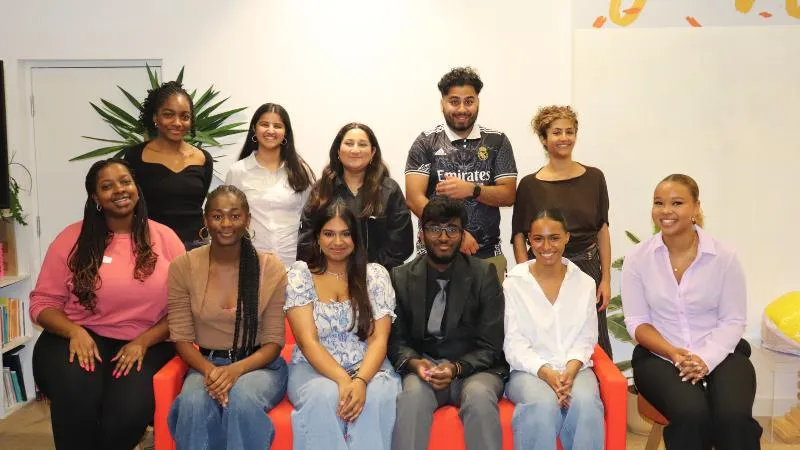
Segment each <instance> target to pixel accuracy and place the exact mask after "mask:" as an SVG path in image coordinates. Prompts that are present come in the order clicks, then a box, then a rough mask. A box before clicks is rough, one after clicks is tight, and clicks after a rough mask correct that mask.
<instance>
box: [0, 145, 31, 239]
mask: <svg viewBox="0 0 800 450" xmlns="http://www.w3.org/2000/svg"><path fill="white" fill-rule="evenodd" d="M12 166H18V167H22V169H23V170H24V171H25V173H27V174H28V184H29V185H30V184H31V183H32V182H33V177H32V176H31V172H30V170H28V168H27V167H25V166H24V165H22V164H20V163H18V162H14V156H13V155H12V156H11V162H9V163H8V167H9V169H10V168H11V167H12ZM10 172H11V171H10V170H9V175H8V191H9V205H8V208H7V209H4V210H3V211H2V212H1V213H0V217H2V219H3V220H11V221H13V222H17V223H18V224H20V225H23V226H24V225H28V221H27V217H28V215H27V214H25V212H24V211H23V209H22V204H20V202H19V193H20V192H22V191H24V190H25V191H27V190H28V189H30V188H27V189H26V188H23V187H22V186H21V185H20V184H19V182H18V181H17V179H16V178H14V176H12V175H11V173H10Z"/></svg>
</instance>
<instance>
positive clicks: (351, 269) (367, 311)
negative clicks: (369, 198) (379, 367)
mask: <svg viewBox="0 0 800 450" xmlns="http://www.w3.org/2000/svg"><path fill="white" fill-rule="evenodd" d="M334 217H338V218H340V219H342V220H343V221H344V223H346V224H347V227H348V228H350V236H351V237H352V239H353V253H351V254H350V257H349V258H348V259H347V289H348V291H349V294H350V308H351V310H352V312H353V318H354V320H353V322H352V323H351V325H350V330H351V331H352V330H353V329H355V330H356V334H357V335H358V338H359V339H360V340H362V341H364V340H366V339H367V337H368V336H369V335H371V334H372V331H373V330H372V304H371V303H370V301H369V294H368V293H367V254H366V251H365V250H364V243H363V242H361V233H360V232H359V228H358V227H359V221H358V220H357V219H356V215H355V213H354V212H353V211H351V210H350V208H348V207H347V206H346V205H345V204H344V202H343V201H342V200H340V199H339V200H335V201H334V202H333V203H332V204H330V205H329V206H328V207H326V208H324V209H322V210H320V211H318V212H317V213H316V215H315V217H314V246H313V250H312V255H311V258H310V259H309V262H308V267H309V270H310V271H311V273H314V274H321V273H325V271H326V270H327V269H328V260H327V258H326V257H325V254H324V253H322V250H321V249H320V247H319V235H320V233H322V228H323V227H324V226H325V224H326V223H328V222H329V221H330V220H331V219H333V218H334Z"/></svg>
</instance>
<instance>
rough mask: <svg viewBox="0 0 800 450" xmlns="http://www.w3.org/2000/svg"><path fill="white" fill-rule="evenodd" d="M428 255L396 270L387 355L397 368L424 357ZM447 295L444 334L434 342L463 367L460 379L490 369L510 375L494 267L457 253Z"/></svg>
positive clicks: (502, 300)
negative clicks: (394, 300) (395, 302)
mask: <svg viewBox="0 0 800 450" xmlns="http://www.w3.org/2000/svg"><path fill="white" fill-rule="evenodd" d="M427 264H428V262H427V256H425V255H422V256H418V257H417V258H415V259H414V260H413V261H411V262H409V263H407V264H404V265H402V266H400V267H395V268H394V269H393V270H392V273H391V276H392V285H393V286H394V291H395V296H396V298H397V305H396V307H395V313H396V314H397V318H396V319H395V321H394V324H392V334H391V336H390V337H389V349H388V355H389V359H390V360H391V361H392V364H394V367H395V369H396V370H397V371H398V372H400V373H401V374H402V373H406V372H407V371H408V366H407V362H408V360H409V359H412V358H421V357H422V352H423V351H422V348H423V340H424V338H425V329H426V327H427V323H428V317H426V314H425V294H426V293H425V289H426V286H427V277H428V274H427V273H428V271H427ZM453 264H454V265H453V274H452V277H451V278H450V284H449V286H448V293H447V315H446V317H445V325H444V338H443V339H442V340H441V341H440V342H438V343H436V345H437V349H438V356H439V357H440V358H447V359H448V360H450V361H453V362H455V361H458V362H459V363H460V364H461V365H462V373H461V377H462V378H463V377H468V376H470V375H472V374H473V373H475V372H483V371H489V372H492V373H495V374H497V375H499V376H500V377H501V378H506V377H507V376H508V363H506V360H505V356H504V355H503V334H504V333H503V309H504V307H505V298H504V297H503V289H502V287H501V286H500V282H499V281H498V280H497V271H496V270H495V268H494V265H492V264H490V263H488V262H486V261H484V260H482V259H479V258H475V257H472V256H467V255H464V254H461V253H459V254H458V256H456V258H455V260H454V261H453Z"/></svg>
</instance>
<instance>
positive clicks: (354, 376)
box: [353, 375, 369, 386]
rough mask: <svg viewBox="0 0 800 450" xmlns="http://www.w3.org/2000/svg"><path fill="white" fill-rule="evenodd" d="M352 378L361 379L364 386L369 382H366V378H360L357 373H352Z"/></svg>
mask: <svg viewBox="0 0 800 450" xmlns="http://www.w3.org/2000/svg"><path fill="white" fill-rule="evenodd" d="M353 379H354V380H361V381H363V382H364V386H367V385H368V384H369V382H368V381H367V380H365V379H364V378H361V377H360V376H358V375H353Z"/></svg>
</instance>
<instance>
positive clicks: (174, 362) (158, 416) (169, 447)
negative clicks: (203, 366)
mask: <svg viewBox="0 0 800 450" xmlns="http://www.w3.org/2000/svg"><path fill="white" fill-rule="evenodd" d="M188 369H189V367H188V366H187V365H186V363H184V362H183V360H182V359H181V358H180V357H179V356H176V357H174V358H172V359H171V360H170V361H169V362H167V363H166V364H165V365H164V367H162V368H161V370H159V371H158V372H156V374H155V375H153V394H154V395H155V400H156V411H155V414H154V416H153V434H154V436H153V437H154V442H155V450H175V441H173V440H172V435H170V433H169V428H168V427H167V415H168V414H169V410H170V407H172V402H173V401H175V399H176V398H177V397H178V394H180V392H181V387H183V378H184V376H185V375H186V371H187V370H188Z"/></svg>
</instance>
